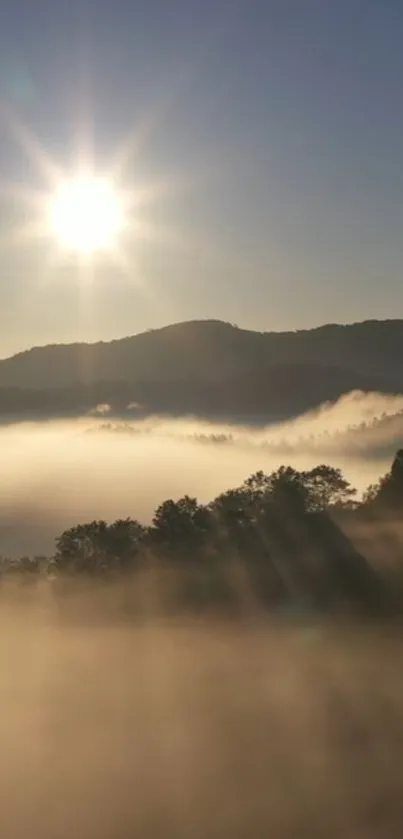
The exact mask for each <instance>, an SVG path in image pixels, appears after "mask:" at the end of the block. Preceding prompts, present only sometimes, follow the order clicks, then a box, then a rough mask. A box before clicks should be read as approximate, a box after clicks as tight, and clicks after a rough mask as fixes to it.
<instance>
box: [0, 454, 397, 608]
mask: <svg viewBox="0 0 403 839" xmlns="http://www.w3.org/2000/svg"><path fill="white" fill-rule="evenodd" d="M399 511H402V512H403V452H398V454H397V455H396V458H395V461H394V463H393V466H392V469H391V471H390V472H389V473H388V475H386V476H385V477H384V478H382V479H381V480H380V481H379V483H378V484H377V485H374V486H371V487H370V488H369V489H368V491H367V493H366V494H365V496H364V498H363V499H362V500H361V501H358V500H357V493H356V490H355V489H354V487H352V486H351V485H350V483H349V482H348V481H347V480H346V478H345V477H344V476H343V474H342V472H341V470H340V469H336V468H333V467H330V466H326V465H319V466H317V467H315V468H314V469H311V470H307V471H297V470H295V469H293V468H291V467H281V468H280V469H279V470H277V471H276V472H273V473H271V474H265V473H264V472H257V473H255V474H253V475H251V476H250V477H249V478H248V479H247V480H246V481H244V483H243V484H242V485H241V486H239V487H237V488H235V489H230V490H228V491H226V492H224V493H222V494H220V495H219V496H218V497H217V498H215V499H214V501H212V502H211V503H209V504H206V505H204V504H200V503H199V502H198V501H197V499H196V498H192V497H190V496H188V495H186V496H184V497H183V498H180V499H179V500H176V501H174V500H172V499H169V500H166V501H164V502H163V503H162V504H161V505H160V506H159V507H158V508H157V509H156V511H155V514H154V517H153V519H152V522H151V525H149V526H145V525H143V524H142V523H140V522H139V521H136V520H134V519H131V518H128V519H120V520H117V521H115V522H113V523H111V524H108V523H107V522H105V521H93V522H90V523H86V524H78V525H76V526H74V527H72V528H70V529H68V530H66V531H65V532H64V533H62V534H61V535H60V536H59V537H58V538H57V539H56V546H55V552H54V556H53V557H51V558H44V557H37V558H33V559H29V558H24V559H22V560H20V561H19V562H13V563H10V562H7V561H5V560H4V561H3V572H4V573H5V574H7V573H10V572H11V571H18V572H19V573H21V572H24V574H25V575H28V576H31V577H32V574H38V573H41V574H46V575H48V576H50V577H51V578H52V579H55V578H56V579H60V578H61V577H62V578H65V577H66V576H67V577H70V576H71V575H74V576H76V575H81V576H82V577H85V576H92V577H94V576H95V577H99V576H100V577H102V578H106V579H109V578H110V577H113V576H114V575H115V576H116V575H119V576H121V575H122V574H124V573H127V572H132V573H135V572H141V571H144V569H147V568H149V567H154V568H155V567H158V568H160V569H161V568H169V569H171V570H172V569H175V574H176V575H177V578H178V579H179V580H181V582H182V583H183V582H184V583H185V587H184V593H183V592H182V594H183V597H184V599H185V600H186V602H187V603H188V604H189V603H190V602H191V601H192V602H196V601H197V602H201V601H203V602H204V603H207V604H211V603H213V602H217V600H219V601H220V602H223V601H224V600H225V601H227V602H228V601H229V600H230V599H231V598H233V597H234V596H235V595H236V590H237V586H238V593H239V588H242V590H243V593H245V591H247V592H248V593H249V595H250V596H252V598H253V599H254V601H257V602H259V603H260V604H264V605H265V606H266V605H270V606H272V605H273V604H276V603H282V602H285V601H289V600H290V598H297V599H299V600H300V601H304V602H309V603H310V604H311V605H315V606H319V607H325V608H327V607H329V606H331V605H332V604H335V603H341V602H342V603H346V602H349V603H351V604H352V603H354V604H356V605H357V604H360V605H365V606H366V607H367V606H369V605H371V608H372V607H374V606H376V607H378V606H380V605H381V601H382V603H384V602H385V599H384V598H385V592H386V589H385V586H384V585H383V583H382V581H381V580H380V579H379V576H378V575H377V573H376V572H375V571H374V569H373V567H372V566H371V564H370V563H369V562H368V561H367V559H366V558H365V557H364V556H363V555H362V553H360V552H359V551H358V550H356V549H355V548H354V546H353V545H352V543H351V542H350V541H349V539H348V538H347V537H346V535H345V532H344V531H343V528H342V527H340V522H341V521H342V519H343V517H345V518H350V519H351V518H354V517H364V518H365V517H368V516H369V517H374V516H375V517H376V516H386V515H394V516H396V515H398V514H399Z"/></svg>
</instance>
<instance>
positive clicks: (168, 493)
mask: <svg viewBox="0 0 403 839" xmlns="http://www.w3.org/2000/svg"><path fill="white" fill-rule="evenodd" d="M402 411H403V397H393V396H390V397H385V396H382V395H380V394H375V393H374V394H361V393H351V394H349V395H347V396H345V397H342V398H341V399H340V400H339V401H338V402H337V403H335V404H334V405H328V404H326V405H323V406H321V407H320V408H318V409H317V410H315V411H314V412H310V413H309V414H306V415H304V416H301V417H298V418H296V419H294V420H292V421H287V422H283V423H276V424H274V423H273V424H271V425H268V426H261V427H256V426H253V427H252V426H248V425H243V426H240V425H238V424H237V425H235V424H228V423H227V424H224V423H222V424H218V423H208V422H204V421H200V420H198V419H197V418H191V417H187V418H182V419H175V420H174V419H169V418H163V417H150V418H148V419H146V420H136V419H135V418H133V420H131V421H130V422H129V423H127V422H125V423H122V422H119V421H118V420H114V419H113V418H112V417H111V416H110V413H108V410H107V406H102V410H100V411H98V413H97V409H96V408H95V409H94V412H92V415H91V416H86V417H82V418H81V419H77V420H74V421H73V420H70V421H63V420H60V421H53V422H42V423H40V422H38V423H19V424H17V423H15V424H12V425H8V426H3V427H1V428H0V444H1V450H2V481H1V490H0V552H1V553H2V554H3V555H9V556H18V555H23V554H29V555H32V554H41V553H46V554H48V553H51V552H52V550H53V547H54V539H55V537H56V536H57V535H59V534H60V532H62V531H63V530H64V529H65V528H67V527H70V526H71V525H73V524H76V523H78V522H85V521H89V520H92V519H100V518H103V519H106V520H107V521H112V520H114V519H116V518H120V517H122V518H123V517H126V516H131V517H133V518H137V519H139V520H140V521H142V522H144V523H148V522H149V521H150V519H151V517H152V514H153V511H154V509H155V507H156V506H158V504H160V503H161V502H162V501H163V500H165V499H166V498H169V497H172V498H177V497H180V496H182V495H184V494H185V493H188V494H189V495H195V496H197V497H198V499H199V500H200V501H201V502H208V501H210V500H211V499H212V498H214V497H215V496H216V495H217V494H219V493H220V492H222V491H224V490H226V489H228V488H229V487H234V486H237V485H239V484H240V483H241V482H242V481H243V480H244V479H245V478H246V477H247V476H248V475H249V474H251V473H252V472H254V471H256V470H258V469H262V470H264V471H266V472H270V471H272V470H274V469H276V468H278V467H279V466H280V465H282V464H287V465H288V464H290V465H292V466H294V467H295V468H297V469H309V468H311V467H312V466H314V465H317V464H318V463H323V462H326V463H328V464H330V465H335V466H339V467H340V468H342V470H343V471H344V472H345V475H346V477H347V478H348V479H349V480H350V481H351V483H352V484H353V485H354V486H356V487H357V489H358V490H359V492H362V491H363V490H364V489H365V488H366V486H368V484H370V483H372V482H373V481H376V480H377V479H378V478H379V476H380V475H382V474H384V473H385V472H386V471H387V470H388V469H389V468H390V462H391V458H392V456H393V453H394V451H395V450H396V448H398V446H399V445H400V444H401V440H402V438H403V413H402Z"/></svg>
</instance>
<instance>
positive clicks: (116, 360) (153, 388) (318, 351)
mask: <svg viewBox="0 0 403 839" xmlns="http://www.w3.org/2000/svg"><path fill="white" fill-rule="evenodd" d="M402 358H403V320H400V319H390V320H367V321H362V322H357V323H355V324H346V325H339V324H324V325H322V326H318V327H315V328H313V329H311V330H309V329H307V330H295V331H293V332H290V331H289V332H258V331H253V330H248V329H242V328H240V327H238V326H236V325H234V324H230V323H226V322H224V321H219V320H198V321H185V322H179V323H176V324H171V325H169V326H165V327H161V328H160V329H152V330H147V331H146V332H141V333H139V334H137V335H133V336H128V337H126V338H120V339H119V338H118V339H114V340H112V341H107V342H105V341H101V342H96V343H83V342H81V343H71V344H50V345H45V346H42V347H35V348H32V349H30V350H25V351H22V352H21V353H17V354H15V355H13V356H11V357H9V358H7V359H3V360H1V361H0V413H2V414H4V412H7V406H9V407H11V405H13V411H14V410H17V413H18V410H19V409H18V405H20V408H21V411H22V412H24V411H26V410H28V409H29V410H31V409H30V408H29V406H32V405H36V406H37V409H38V410H39V411H40V410H41V405H42V407H43V409H44V410H45V413H46V411H47V407H46V406H52V415H53V413H54V411H55V410H56V409H57V399H58V398H59V399H60V405H63V406H64V407H65V408H66V409H67V406H68V410H69V411H73V412H74V411H75V410H76V411H79V410H88V407H91V405H94V404H96V402H97V401H99V402H108V403H110V404H111V405H112V406H113V405H114V400H115V402H116V404H118V405H119V410H122V405H123V402H124V400H125V399H127V400H128V403H129V402H139V403H141V404H144V410H145V411H146V412H147V411H148V412H164V411H166V412H168V413H175V414H178V413H179V414H180V413H204V414H205V415H206V414H207V415H208V414H211V415H215V414H216V413H217V412H219V413H220V415H221V414H228V415H229V416H232V415H239V414H243V415H245V414H247V413H248V412H252V413H254V414H256V413H261V414H263V415H266V414H267V415H269V414H270V415H273V414H275V415H279V414H281V415H293V414H295V413H298V412H300V411H303V410H307V409H309V408H313V407H315V406H316V405H318V404H320V403H322V402H323V401H334V400H335V399H337V398H338V397H339V396H341V395H343V394H344V393H346V392H349V391H351V390H363V391H370V390H377V391H380V392H383V393H403V372H402V369H401V359H402ZM7 400H9V401H8V402H7ZM41 400H42V402H41ZM128 403H127V404H128Z"/></svg>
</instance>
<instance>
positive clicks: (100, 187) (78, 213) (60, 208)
mask: <svg viewBox="0 0 403 839" xmlns="http://www.w3.org/2000/svg"><path fill="white" fill-rule="evenodd" d="M49 223H50V229H51V232H52V234H53V235H54V236H55V238H56V240H57V241H58V243H59V244H60V245H62V246H63V247H65V248H67V249H69V250H71V251H74V252H75V253H78V254H88V255H91V254H95V253H97V252H99V251H107V250H109V249H111V248H113V247H114V246H115V245H116V241H117V239H118V236H119V234H120V233H121V232H122V230H123V228H124V226H125V208H124V201H123V198H122V196H120V195H119V192H118V191H117V189H116V188H115V187H114V185H113V183H112V182H111V181H109V180H108V179H107V178H104V177H100V176H95V175H92V174H85V175H79V176H77V177H74V178H71V179H67V180H64V181H63V182H62V183H61V184H60V185H59V186H58V187H57V188H56V191H55V192H54V194H53V195H52V196H51V199H50V202H49Z"/></svg>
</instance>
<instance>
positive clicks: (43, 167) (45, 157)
mask: <svg viewBox="0 0 403 839" xmlns="http://www.w3.org/2000/svg"><path fill="white" fill-rule="evenodd" d="M0 114H1V115H2V116H3V118H4V121H5V123H6V125H7V127H8V129H9V130H10V131H11V133H12V134H13V136H14V138H15V139H16V140H17V142H18V143H19V145H20V146H21V148H22V149H23V150H24V151H25V153H26V154H27V156H28V158H29V159H30V160H31V161H32V162H33V163H34V164H35V165H36V166H37V168H38V170H39V172H40V173H41V174H42V175H43V176H44V177H45V179H46V181H47V183H48V184H50V185H51V186H55V185H56V184H57V182H58V181H59V180H60V178H62V177H63V171H62V169H61V168H60V167H59V166H58V165H57V163H56V162H55V161H54V160H53V159H52V158H51V156H50V155H49V154H48V153H47V152H46V151H45V150H44V149H43V148H42V146H41V144H40V142H39V141H38V138H37V137H36V136H35V134H33V132H32V131H31V130H30V129H29V128H28V126H27V125H26V124H25V123H24V122H23V120H22V119H21V117H20V116H19V115H17V114H16V113H15V112H14V111H13V110H12V109H11V108H10V106H9V105H5V104H4V103H2V104H1V106H0Z"/></svg>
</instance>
